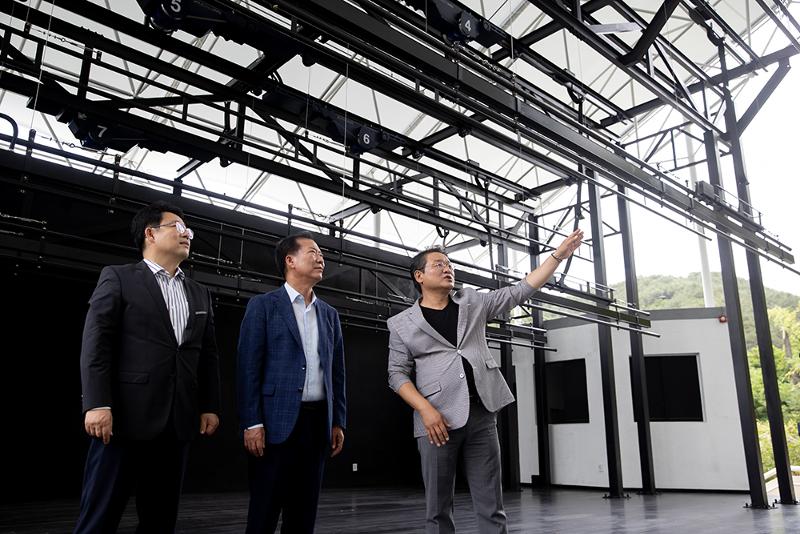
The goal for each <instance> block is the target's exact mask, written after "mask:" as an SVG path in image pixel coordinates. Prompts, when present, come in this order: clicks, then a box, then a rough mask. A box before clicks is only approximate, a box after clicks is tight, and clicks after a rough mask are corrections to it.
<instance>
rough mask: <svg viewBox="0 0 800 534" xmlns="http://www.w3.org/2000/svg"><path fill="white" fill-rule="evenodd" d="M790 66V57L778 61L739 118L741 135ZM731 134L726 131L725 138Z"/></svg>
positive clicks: (737, 127) (738, 125) (738, 124)
mask: <svg viewBox="0 0 800 534" xmlns="http://www.w3.org/2000/svg"><path fill="white" fill-rule="evenodd" d="M790 68H791V65H789V60H788V59H782V60H781V61H780V62H779V63H778V68H777V69H776V70H775V72H773V73H772V76H770V78H769V80H767V83H765V84H764V87H762V88H761V90H760V91H759V92H758V94H757V95H756V97H755V98H754V99H753V101H752V102H751V103H750V106H749V107H748V108H747V109H746V110H745V112H744V113H743V114H742V116H741V118H739V121H738V123H737V125H736V129H737V130H738V131H739V135H740V136H741V134H742V133H743V132H744V131H745V130H746V129H747V127H748V126H749V125H750V123H751V122H752V120H753V119H754V118H755V117H756V115H757V114H758V112H759V111H761V106H763V105H764V103H765V102H766V101H767V99H768V98H769V97H770V95H771V94H772V93H773V92H774V91H775V89H777V88H778V85H780V83H781V81H783V79H784V78H785V77H786V75H787V74H788V73H789V69H790ZM729 134H730V129H729V130H728V132H725V135H724V138H725V139H726V140H728V136H729ZM734 157H735V156H734Z"/></svg>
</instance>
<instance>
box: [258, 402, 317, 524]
mask: <svg viewBox="0 0 800 534" xmlns="http://www.w3.org/2000/svg"><path fill="white" fill-rule="evenodd" d="M327 434H328V409H327V403H326V401H319V402H308V403H306V402H304V403H303V404H302V405H301V408H300V415H299V416H298V417H297V422H296V423H295V425H294V429H293V430H292V433H291V434H290V435H289V438H288V439H287V440H286V441H284V442H283V443H279V444H277V445H275V444H270V443H267V445H266V447H265V448H264V456H262V457H260V458H256V457H254V456H250V457H249V464H248V471H249V473H248V474H249V477H250V508H249V510H248V512H247V534H272V533H274V532H275V528H276V527H277V526H278V518H279V517H280V516H281V513H283V523H282V525H281V533H282V534H312V533H313V532H314V523H315V522H316V518H317V503H318V502H319V491H320V486H321V485H322V473H323V469H324V467H325V458H326V457H327V455H328V447H329V442H330V436H328V435H327Z"/></svg>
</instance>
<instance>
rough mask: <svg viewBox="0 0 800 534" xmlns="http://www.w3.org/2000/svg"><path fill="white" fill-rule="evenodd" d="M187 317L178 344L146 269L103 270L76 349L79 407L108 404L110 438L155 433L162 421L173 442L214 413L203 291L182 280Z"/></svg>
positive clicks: (214, 373) (209, 318) (211, 341)
mask: <svg viewBox="0 0 800 534" xmlns="http://www.w3.org/2000/svg"><path fill="white" fill-rule="evenodd" d="M184 288H185V290H186V298H187V300H188V304H189V318H188V321H187V325H186V330H185V331H184V336H183V343H181V345H180V346H178V343H177V340H176V338H175V333H174V331H173V328H172V323H171V322H170V319H169V313H168V311H167V306H166V304H165V302H164V297H163V295H162V293H161V289H160V288H159V287H158V282H157V281H156V279H155V276H154V275H153V272H152V271H151V270H150V268H149V267H148V266H147V264H145V263H144V261H141V262H139V263H136V264H130V265H115V266H109V267H105V268H104V269H103V271H102V272H101V273H100V279H99V280H98V282H97V287H96V288H95V290H94V293H93V294H92V298H91V299H90V300H89V311H88V313H87V315H86V324H85V326H84V330H83V346H82V349H81V382H82V386H83V410H84V411H86V410H90V409H92V408H97V407H100V406H110V407H111V410H112V415H113V417H114V422H113V432H114V437H117V438H126V439H135V440H147V439H152V438H154V437H156V436H157V435H158V434H159V433H161V432H162V431H163V430H164V429H165V428H166V426H167V424H168V422H169V421H170V418H171V419H172V421H173V424H174V430H175V434H176V436H177V438H178V439H181V440H188V439H191V438H192V437H193V436H194V435H196V434H197V433H198V432H199V430H200V413H206V412H211V413H219V403H220V385H219V358H218V356H217V345H216V339H215V336H214V316H213V310H212V308H211V294H210V292H209V291H208V289H206V288H204V287H202V286H201V285H200V284H198V283H197V282H195V281H194V280H192V279H190V278H188V277H186V278H184Z"/></svg>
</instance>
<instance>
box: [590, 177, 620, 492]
mask: <svg viewBox="0 0 800 534" xmlns="http://www.w3.org/2000/svg"><path fill="white" fill-rule="evenodd" d="M587 187H588V188H589V218H590V220H591V227H592V252H593V257H594V279H595V282H596V283H598V284H602V285H607V284H608V281H607V280H606V253H605V246H604V244H603V214H602V209H601V206H600V200H601V198H600V197H601V194H600V188H599V187H598V186H597V185H596V184H592V183H590V184H588V185H587ZM597 337H598V349H599V351H600V377H601V380H602V385H603V421H604V427H605V435H606V461H607V464H608V465H607V468H608V497H610V498H621V497H624V496H625V492H624V487H623V484H622V459H621V454H620V439H619V413H618V411H617V386H616V378H615V376H616V375H615V374H614V349H613V346H612V343H611V327H610V326H607V325H597Z"/></svg>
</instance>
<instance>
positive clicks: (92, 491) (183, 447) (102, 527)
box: [75, 430, 189, 534]
mask: <svg viewBox="0 0 800 534" xmlns="http://www.w3.org/2000/svg"><path fill="white" fill-rule="evenodd" d="M188 450H189V442H188V441H179V440H177V439H176V438H175V436H174V432H172V431H171V430H168V431H166V432H164V433H162V434H161V435H160V436H158V437H157V438H156V439H153V440H149V441H134V440H123V439H120V438H115V437H112V438H111V441H110V442H109V443H108V445H103V440H102V439H100V438H91V443H90V444H89V453H88V455H87V457H86V469H85V471H84V477H83V492H82V494H81V505H80V515H79V517H78V522H77V524H76V526H75V534H89V533H92V534H94V533H98V534H99V533H107V532H109V533H110V532H116V531H117V526H118V525H119V520H120V518H121V517H122V513H123V512H124V511H125V506H126V504H127V503H128V498H129V496H130V495H131V493H133V492H135V494H136V511H137V513H138V515H139V525H138V527H137V528H136V532H137V533H148V534H150V533H152V534H161V533H173V532H175V522H176V521H177V518H178V501H179V499H180V494H181V486H182V485H183V473H184V471H185V470H186V459H187V456H188Z"/></svg>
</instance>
